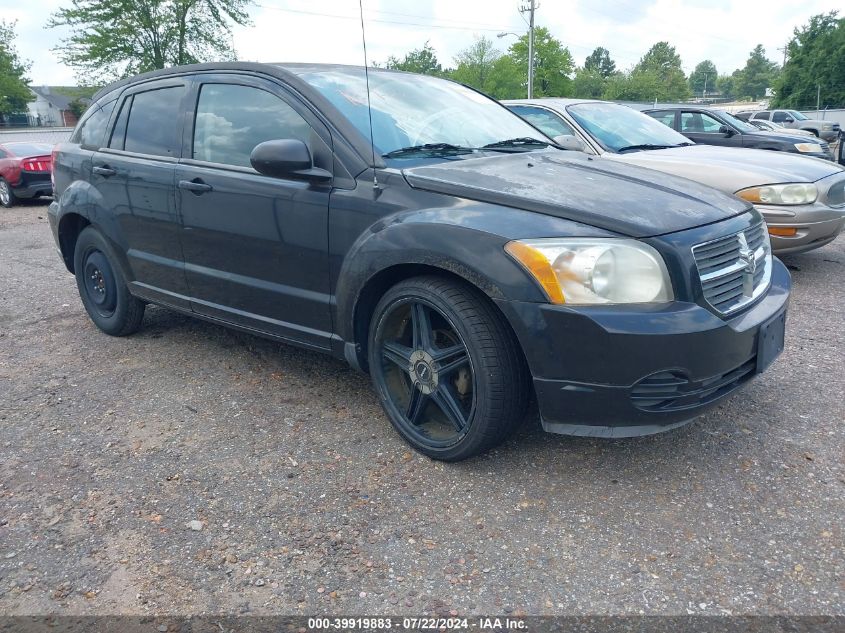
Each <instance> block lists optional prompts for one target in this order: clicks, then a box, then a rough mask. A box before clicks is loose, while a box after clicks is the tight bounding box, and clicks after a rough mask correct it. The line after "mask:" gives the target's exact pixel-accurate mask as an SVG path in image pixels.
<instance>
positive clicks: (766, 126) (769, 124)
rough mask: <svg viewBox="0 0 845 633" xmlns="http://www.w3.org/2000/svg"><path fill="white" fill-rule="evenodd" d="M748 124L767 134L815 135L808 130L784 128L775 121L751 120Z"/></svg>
mask: <svg viewBox="0 0 845 633" xmlns="http://www.w3.org/2000/svg"><path fill="white" fill-rule="evenodd" d="M746 123H750V124H751V125H753V126H754V127H756V128H757V129H758V130H764V131H766V132H781V133H784V134H792V135H794V136H813V137H815V134H813V133H812V132H808V131H807V130H799V129H795V128H788V127H784V126H783V125H781V124H780V123H775V122H774V121H766V120H764V119H749V120H747V121H746Z"/></svg>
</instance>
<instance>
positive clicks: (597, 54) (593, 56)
mask: <svg viewBox="0 0 845 633" xmlns="http://www.w3.org/2000/svg"><path fill="white" fill-rule="evenodd" d="M584 70H586V71H589V72H590V74H591V75H592V74H598V75H599V76H601V77H602V78H604V79H607V78H608V77H610V76H611V75H612V74H613V73H615V72H616V62H614V61H613V60H612V59H610V51H608V50H607V49H606V48H604V47H603V46H599V47H597V48H596V49H595V50H594V51H593V52H592V53H590V54H589V55H588V56H587V59H585V60H584Z"/></svg>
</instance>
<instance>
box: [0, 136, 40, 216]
mask: <svg viewBox="0 0 845 633" xmlns="http://www.w3.org/2000/svg"><path fill="white" fill-rule="evenodd" d="M52 150H53V147H52V145H47V144H46V143H3V144H0V204H2V205H3V206H4V207H11V206H13V205H14V204H15V203H16V202H17V201H18V200H20V199H22V198H35V197H37V196H52V195H53V183H52V181H51V174H52V171H53V158H52V156H51V152H52Z"/></svg>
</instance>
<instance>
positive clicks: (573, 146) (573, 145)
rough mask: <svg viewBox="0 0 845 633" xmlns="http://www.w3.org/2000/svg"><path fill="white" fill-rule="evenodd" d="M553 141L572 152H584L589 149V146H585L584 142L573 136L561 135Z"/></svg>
mask: <svg viewBox="0 0 845 633" xmlns="http://www.w3.org/2000/svg"><path fill="white" fill-rule="evenodd" d="M552 140H553V141H554V142H555V143H556V144H557V145H558V147H562V148H563V149H567V150H570V151H572V152H583V151H585V150H586V149H587V146H586V145H584V142H583V141H582V140H581V139H579V138H575V137H574V136H572V135H571V134H561V135H560V136H555V137H554V138H553V139H552Z"/></svg>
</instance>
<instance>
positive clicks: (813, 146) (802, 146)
mask: <svg viewBox="0 0 845 633" xmlns="http://www.w3.org/2000/svg"><path fill="white" fill-rule="evenodd" d="M795 149H797V150H798V151H799V152H811V153H814V154H821V151H822V146H821V145H819V144H818V143H796V144H795Z"/></svg>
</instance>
